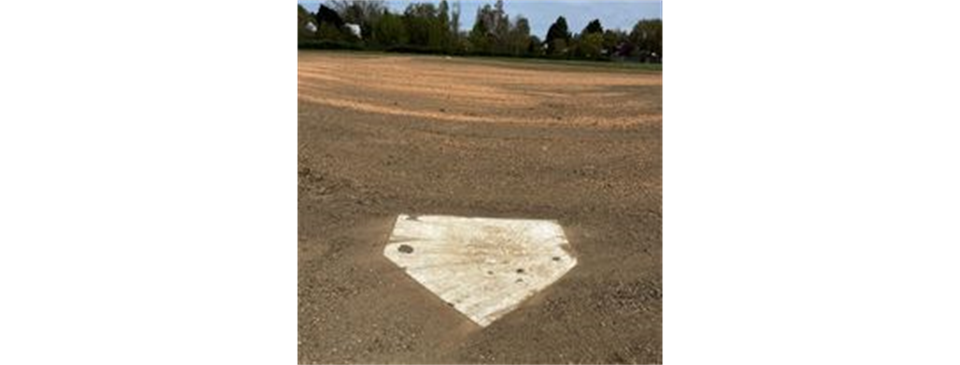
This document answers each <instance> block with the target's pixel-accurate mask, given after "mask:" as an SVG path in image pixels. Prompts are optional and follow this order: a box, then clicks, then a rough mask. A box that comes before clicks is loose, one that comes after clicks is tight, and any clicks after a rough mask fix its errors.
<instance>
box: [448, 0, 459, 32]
mask: <svg viewBox="0 0 960 365" xmlns="http://www.w3.org/2000/svg"><path fill="white" fill-rule="evenodd" d="M450 31H451V32H453V34H454V38H458V37H459V35H460V1H459V0H458V1H457V2H456V3H454V4H453V11H452V12H451V13H450Z"/></svg>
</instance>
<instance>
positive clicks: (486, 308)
mask: <svg viewBox="0 0 960 365" xmlns="http://www.w3.org/2000/svg"><path fill="white" fill-rule="evenodd" d="M567 244H568V242H567V238H566V236H565V235H564V234H563V229H562V228H561V227H560V225H559V224H557V222H555V221H549V220H531V219H496V218H470V217H453V216H438V215H421V216H414V215H405V214H401V215H400V216H399V217H397V222H396V225H395V226H394V228H393V233H392V234H391V235H390V242H389V243H388V244H387V247H386V248H384V250H383V255H384V256H386V257H387V258H389V259H390V261H393V262H394V263H395V264H397V266H400V267H401V268H403V269H404V270H405V271H406V272H407V274H408V275H410V276H411V277H413V279H414V280H416V281H417V282H419V283H420V284H421V285H423V286H424V287H426V288H427V289H429V290H430V291H431V292H433V293H434V294H436V295H437V296H438V297H440V299H442V300H443V301H445V302H446V303H447V304H448V305H450V306H452V307H453V308H456V309H457V310H458V311H460V312H461V313H463V314H464V315H466V316H467V317H468V318H470V319H471V320H473V321H474V322H476V323H477V324H479V325H480V326H481V327H486V326H487V325H489V324H490V323H492V322H493V321H495V320H497V319H498V318H500V317H502V316H503V315H505V314H507V313H509V312H510V311H512V310H514V309H515V308H517V306H519V305H520V303H521V302H523V301H524V300H525V299H527V298H529V297H530V296H532V295H533V294H536V293H537V292H539V291H541V290H543V289H544V288H546V287H547V286H550V284H553V282H555V281H557V279H560V277H562V276H563V275H564V274H566V273H567V271H570V269H572V268H573V267H574V266H576V265H577V259H576V258H574V257H573V256H571V255H570V254H569V253H568V252H567V250H566V249H565V248H564V246H566V245H567Z"/></svg>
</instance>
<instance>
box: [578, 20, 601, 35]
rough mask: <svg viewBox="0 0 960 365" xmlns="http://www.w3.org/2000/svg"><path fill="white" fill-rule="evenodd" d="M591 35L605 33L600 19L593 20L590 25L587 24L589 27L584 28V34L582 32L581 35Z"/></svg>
mask: <svg viewBox="0 0 960 365" xmlns="http://www.w3.org/2000/svg"><path fill="white" fill-rule="evenodd" d="M591 33H603V26H602V25H600V19H594V20H591V21H590V23H588V24H587V27H586V28H583V32H580V34H581V35H586V34H591Z"/></svg>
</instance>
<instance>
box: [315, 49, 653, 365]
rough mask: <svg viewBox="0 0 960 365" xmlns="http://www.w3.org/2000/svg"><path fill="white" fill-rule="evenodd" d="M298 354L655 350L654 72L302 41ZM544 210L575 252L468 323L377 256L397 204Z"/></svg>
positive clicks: (469, 210) (460, 355)
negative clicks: (574, 262)
mask: <svg viewBox="0 0 960 365" xmlns="http://www.w3.org/2000/svg"><path fill="white" fill-rule="evenodd" d="M298 77H299V102H298V110H299V151H298V158H299V171H298V173H299V186H298V189H299V227H298V228H299V245H298V247H299V256H298V257H299V263H298V279H299V285H298V298H299V311H298V327H299V328H298V350H299V351H298V355H299V361H300V362H301V363H659V362H661V361H662V355H661V353H662V345H661V321H662V299H661V293H662V289H661V287H662V276H661V240H662V237H661V224H662V219H661V212H662V209H661V206H662V194H661V189H662V188H661V181H662V180H661V170H662V165H661V149H662V145H661V143H662V138H661V130H662V122H661V120H662V117H661V116H662V114H661V106H660V105H661V85H662V81H661V80H662V78H661V74H660V73H646V72H636V71H625V70H618V69H599V68H596V69H595V68H591V67H585V66H560V65H538V66H536V67H531V65H529V64H519V63H518V64H516V66H515V65H513V64H512V63H511V62H503V61H491V60H476V59H460V58H453V59H446V58H444V57H419V56H417V57H411V56H394V55H377V54H352V53H332V52H301V53H300V54H299V65H298ZM400 213H411V214H452V215H465V216H485V217H522V218H540V219H556V220H558V221H559V222H560V223H561V224H562V225H563V226H564V229H565V231H566V232H567V235H568V237H569V239H570V241H571V245H572V248H573V250H574V251H575V252H576V254H577V256H578V260H579V265H578V266H577V267H575V268H574V269H573V270H571V271H570V272H569V273H568V274H567V275H566V276H564V277H563V278H561V279H560V280H559V281H558V282H557V283H555V284H554V285H552V286H551V287H549V288H547V289H546V290H544V291H543V292H541V293H539V294H538V295H537V296H535V297H534V298H532V299H530V300H528V301H527V302H525V303H524V304H523V305H521V307H520V308H519V309H517V310H515V311H513V312H511V313H509V314H507V315H506V316H504V317H503V318H501V319H499V320H498V321H496V322H494V323H493V324H491V325H490V326H489V327H486V328H482V329H481V328H480V327H478V326H476V325H475V324H473V323H472V322H470V320H469V319H467V318H466V317H464V316H462V315H460V314H459V313H458V312H457V311H456V310H454V309H452V308H450V307H448V306H446V304H445V303H443V301H441V300H439V299H438V298H437V297H436V296H434V295H433V294H431V293H430V292H428V291H427V290H426V289H424V288H423V287H421V286H420V285H419V284H417V283H416V282H414V281H413V280H412V279H410V278H409V277H407V276H406V275H405V274H404V273H403V272H402V271H401V270H400V269H399V268H397V267H395V266H394V265H393V264H392V263H390V262H389V261H388V260H387V259H386V258H384V257H383V256H382V249H383V246H384V245H385V244H386V242H387V237H388V236H389V233H390V230H391V228H392V227H391V224H392V222H393V220H394V219H395V217H396V216H397V214H400Z"/></svg>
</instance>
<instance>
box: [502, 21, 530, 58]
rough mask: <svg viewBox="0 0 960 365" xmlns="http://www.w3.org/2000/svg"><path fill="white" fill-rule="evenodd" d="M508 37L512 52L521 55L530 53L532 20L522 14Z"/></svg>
mask: <svg viewBox="0 0 960 365" xmlns="http://www.w3.org/2000/svg"><path fill="white" fill-rule="evenodd" d="M507 39H508V41H507V43H508V47H509V51H510V54H512V55H514V56H520V55H524V54H528V53H530V22H529V21H528V20H527V18H524V17H523V16H522V15H521V16H518V17H517V21H516V23H514V24H513V26H512V27H511V28H510V34H509V36H508V37H507Z"/></svg>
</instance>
